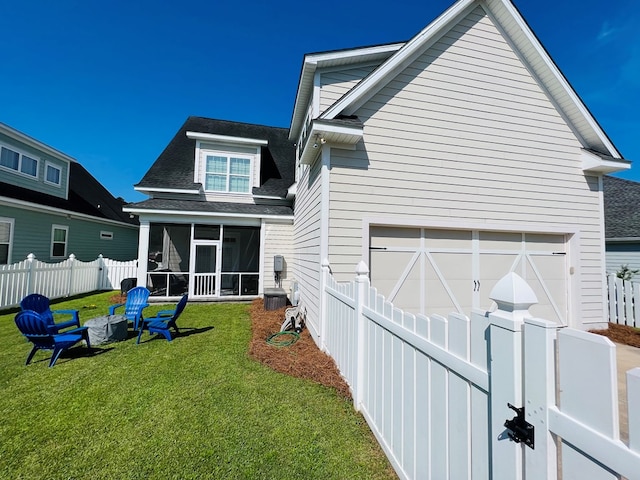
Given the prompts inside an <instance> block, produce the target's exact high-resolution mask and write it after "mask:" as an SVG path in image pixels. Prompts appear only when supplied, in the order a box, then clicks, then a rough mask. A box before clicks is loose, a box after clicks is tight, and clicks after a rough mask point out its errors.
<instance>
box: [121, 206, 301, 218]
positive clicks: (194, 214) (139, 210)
mask: <svg viewBox="0 0 640 480" xmlns="http://www.w3.org/2000/svg"><path fill="white" fill-rule="evenodd" d="M122 210H123V211H124V212H130V213H133V214H136V215H138V216H141V217H142V216H144V217H149V216H151V215H168V216H172V217H175V216H180V217H209V218H213V217H225V218H253V219H261V218H273V219H283V220H293V215H255V214H248V213H220V212H189V211H184V210H158V209H156V210H150V209H142V208H135V207H128V208H127V207H124V208H123V209H122Z"/></svg>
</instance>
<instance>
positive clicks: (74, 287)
mask: <svg viewBox="0 0 640 480" xmlns="http://www.w3.org/2000/svg"><path fill="white" fill-rule="evenodd" d="M137 264H138V262H137V260H131V261H128V262H119V261H116V260H110V259H108V258H103V257H102V255H100V256H98V258H97V259H95V260H93V261H92V262H81V261H79V260H76V258H75V255H73V254H71V255H69V258H68V259H66V260H64V261H62V262H60V263H44V262H41V261H39V260H37V259H36V258H35V255H33V254H29V255H28V256H27V258H26V259H25V260H23V261H21V262H18V263H14V264H12V265H0V309H3V308H11V307H16V306H18V305H19V304H20V301H21V300H22V299H23V298H24V297H25V296H27V295H29V294H31V293H40V294H42V295H44V296H46V297H49V298H52V299H53V298H62V297H68V296H71V295H79V294H82V293H88V292H93V291H96V290H115V289H119V288H120V282H121V281H122V280H123V279H125V278H132V277H136V276H137Z"/></svg>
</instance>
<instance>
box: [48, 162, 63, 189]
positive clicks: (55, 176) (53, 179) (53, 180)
mask: <svg viewBox="0 0 640 480" xmlns="http://www.w3.org/2000/svg"><path fill="white" fill-rule="evenodd" d="M61 178H62V170H61V169H60V167H57V166H55V165H53V164H51V163H48V162H47V164H46V167H45V174H44V181H45V182H46V183H50V184H52V185H57V186H60V182H61Z"/></svg>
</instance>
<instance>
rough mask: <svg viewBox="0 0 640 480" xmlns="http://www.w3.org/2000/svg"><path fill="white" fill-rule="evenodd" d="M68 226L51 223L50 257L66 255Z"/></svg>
mask: <svg viewBox="0 0 640 480" xmlns="http://www.w3.org/2000/svg"><path fill="white" fill-rule="evenodd" d="M68 234H69V227H66V226H63V225H53V227H52V228H51V257H52V258H61V257H66V256H67V239H68V237H69V235H68Z"/></svg>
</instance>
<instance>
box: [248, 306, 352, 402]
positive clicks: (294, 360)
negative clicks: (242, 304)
mask: <svg viewBox="0 0 640 480" xmlns="http://www.w3.org/2000/svg"><path fill="white" fill-rule="evenodd" d="M285 310H286V308H281V309H278V310H270V311H267V310H265V309H264V301H263V299H261V298H260V299H257V300H254V301H253V302H252V304H251V324H252V338H251V343H250V345H249V355H250V356H251V357H253V358H255V359H256V360H258V361H259V362H261V363H263V364H265V365H267V366H268V367H269V368H271V369H273V370H275V371H277V372H281V373H285V374H287V375H291V376H294V377H298V378H304V379H307V380H311V381H314V382H316V383H319V384H321V385H325V386H327V387H331V388H334V389H335V390H336V392H337V393H338V395H340V396H341V397H343V398H346V399H351V392H350V391H349V387H348V385H347V383H346V382H345V380H344V378H342V375H340V372H339V371H338V368H337V366H336V364H335V362H334V361H333V359H332V358H331V357H329V356H328V355H327V354H325V353H324V352H322V351H321V350H320V349H319V348H318V347H317V346H316V344H315V342H314V341H313V339H312V338H311V335H310V334H309V331H308V330H307V329H303V330H302V332H301V333H300V338H299V340H298V341H297V342H295V343H294V344H292V345H289V346H286V347H277V346H274V345H270V344H268V343H267V338H269V337H270V336H271V335H273V334H274V333H276V332H278V331H279V330H280V327H281V326H282V322H284V312H285Z"/></svg>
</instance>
